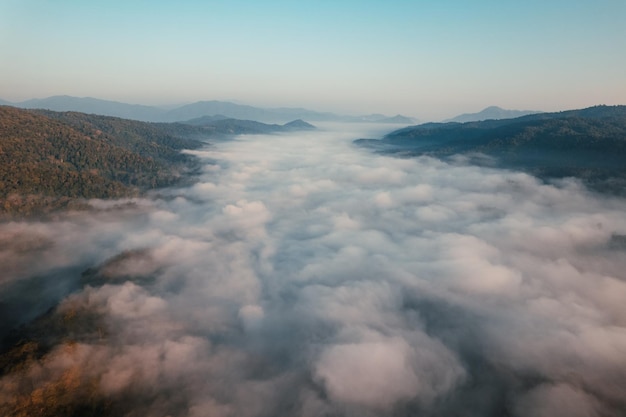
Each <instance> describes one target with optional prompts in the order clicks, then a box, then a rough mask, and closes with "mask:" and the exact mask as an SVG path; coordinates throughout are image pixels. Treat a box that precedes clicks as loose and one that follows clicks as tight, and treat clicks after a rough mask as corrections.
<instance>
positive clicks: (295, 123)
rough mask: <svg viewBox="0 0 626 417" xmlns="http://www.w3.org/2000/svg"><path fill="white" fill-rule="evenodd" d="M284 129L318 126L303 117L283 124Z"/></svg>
mask: <svg viewBox="0 0 626 417" xmlns="http://www.w3.org/2000/svg"><path fill="white" fill-rule="evenodd" d="M283 129H284V130H316V129H317V128H316V127H315V126H313V125H312V124H310V123H307V122H305V121H304V120H302V119H297V120H292V121H291V122H289V123H285V124H284V125H283Z"/></svg>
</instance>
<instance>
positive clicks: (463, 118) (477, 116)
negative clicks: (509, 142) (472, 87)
mask: <svg viewBox="0 0 626 417" xmlns="http://www.w3.org/2000/svg"><path fill="white" fill-rule="evenodd" d="M537 113H541V112H539V111H532V110H506V109H503V108H501V107H498V106H491V107H487V108H486V109H484V110H481V111H479V112H478V113H464V114H461V115H459V116H456V117H453V118H452V119H447V120H444V123H445V122H457V123H465V122H477V121H481V120H499V119H513V118H515V117H521V116H526V115H528V114H537Z"/></svg>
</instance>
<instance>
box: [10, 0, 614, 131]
mask: <svg viewBox="0 0 626 417" xmlns="http://www.w3.org/2000/svg"><path fill="white" fill-rule="evenodd" d="M624 22H626V1H623V0H596V1H576V0H570V1H561V0H551V1H545V0H544V1H535V0H530V1H472V2H469V1H416V0H414V1H367V0H361V1H337V0H336V1H325V0H317V1H259V0H257V1H243V0H241V1H238V0H230V1H177V2H172V1H155V0H153V1H143V0H135V1H128V0H126V1H118V0H109V1H106V2H105V1H79V0H74V1H70V0H55V1H51V0H49V1H43V0H39V1H35V0H0V98H3V99H5V100H12V101H17V100H24V99H29V98H34V97H46V96H50V95H56V94H68V95H75V96H92V97H99V98H105V99H112V100H119V101H125V102H133V103H144V104H166V103H182V102H190V101H196V100H208V99H219V100H235V101H239V102H244V103H248V104H253V105H259V106H265V107H270V106H303V107H309V108H313V109H317V110H331V111H340V112H345V113H371V112H382V113H388V114H396V113H402V114H407V115H411V116H415V117H418V118H420V119H423V120H430V119H438V118H442V117H448V116H452V115H455V114H457V113H460V112H470V111H478V110H480V109H481V108H484V107H486V106H489V105H499V106H502V107H505V108H516V109H538V110H561V109H568V108H579V107H585V106H590V105H594V104H601V103H603V104H626V24H625V23H624Z"/></svg>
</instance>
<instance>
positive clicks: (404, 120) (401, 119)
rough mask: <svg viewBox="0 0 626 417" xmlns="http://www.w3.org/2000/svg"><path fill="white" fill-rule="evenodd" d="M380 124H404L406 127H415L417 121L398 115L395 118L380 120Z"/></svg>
mask: <svg viewBox="0 0 626 417" xmlns="http://www.w3.org/2000/svg"><path fill="white" fill-rule="evenodd" d="M378 122H379V123H396V124H404V125H414V124H415V123H416V122H417V120H415V119H414V118H412V117H406V116H402V115H400V114H397V115H395V116H393V117H384V118H382V119H380V120H378Z"/></svg>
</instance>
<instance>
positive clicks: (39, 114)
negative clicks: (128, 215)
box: [0, 106, 204, 215]
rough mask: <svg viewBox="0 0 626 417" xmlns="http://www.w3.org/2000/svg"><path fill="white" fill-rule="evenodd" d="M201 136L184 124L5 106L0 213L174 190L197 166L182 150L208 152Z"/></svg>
mask: <svg viewBox="0 0 626 417" xmlns="http://www.w3.org/2000/svg"><path fill="white" fill-rule="evenodd" d="M202 136H203V131H202V130H199V129H198V128H194V127H192V126H186V125H175V124H174V125H158V124H151V123H144V122H137V121H132V120H124V119H118V118H114V117H105V116H96V115H87V114H82V113H75V112H67V113H57V112H51V111H43V110H31V111H29V110H22V109H17V108H13V107H8V106H0V214H3V215H23V214H32V213H37V212H42V211H50V210H54V209H58V208H62V207H72V206H77V205H79V204H80V201H81V199H85V198H113V197H122V196H132V195H137V194H138V193H140V192H142V191H144V190H147V189H151V188H155V187H162V186H167V185H171V184H174V183H176V182H177V181H179V180H180V179H181V178H182V177H183V175H184V174H185V173H186V172H188V171H189V170H190V169H191V168H192V167H193V158H192V157H191V156H189V155H185V154H183V153H181V152H180V151H181V150H182V149H194V148H198V147H200V146H202V145H203V144H204V142H202V141H201V140H197V139H201V138H202ZM192 137H193V138H192ZM194 138H195V139H194Z"/></svg>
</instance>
